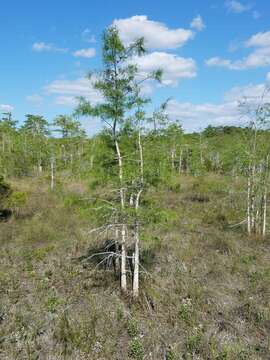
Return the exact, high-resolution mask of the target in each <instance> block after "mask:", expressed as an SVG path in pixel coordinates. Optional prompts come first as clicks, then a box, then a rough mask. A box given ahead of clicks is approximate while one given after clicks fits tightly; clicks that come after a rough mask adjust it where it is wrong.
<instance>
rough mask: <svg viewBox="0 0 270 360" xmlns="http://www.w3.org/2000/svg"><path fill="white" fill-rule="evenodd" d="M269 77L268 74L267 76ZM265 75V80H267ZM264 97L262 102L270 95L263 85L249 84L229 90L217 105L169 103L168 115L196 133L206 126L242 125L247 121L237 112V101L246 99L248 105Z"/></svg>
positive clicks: (267, 99)
mask: <svg viewBox="0 0 270 360" xmlns="http://www.w3.org/2000/svg"><path fill="white" fill-rule="evenodd" d="M268 75H269V74H268ZM268 75H267V79H268ZM262 96H264V101H267V102H269V101H270V94H269V93H267V92H266V86H265V84H263V83H262V84H249V85H246V86H236V87H233V88H232V89H230V90H229V91H228V92H227V93H226V94H225V96H224V99H223V101H222V102H221V103H219V104H214V103H202V104H194V103H190V102H185V103H181V102H179V101H176V100H171V101H169V104H168V110H167V111H168V114H169V116H170V118H171V120H180V121H181V122H182V124H183V128H184V129H186V130H188V131H197V130H200V129H201V128H204V127H206V126H208V125H210V124H211V125H214V126H219V125H243V124H247V121H248V119H247V118H246V117H243V114H241V113H240V110H239V101H241V100H243V99H246V100H247V101H248V102H249V103H258V101H259V100H260V99H261V98H262Z"/></svg>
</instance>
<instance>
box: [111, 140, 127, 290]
mask: <svg viewBox="0 0 270 360" xmlns="http://www.w3.org/2000/svg"><path fill="white" fill-rule="evenodd" d="M114 141H115V148H116V153H117V158H118V168H119V175H118V176H119V183H120V190H119V193H120V201H121V210H122V212H124V210H125V191H124V188H123V162H122V156H121V152H120V148H119V144H118V141H117V139H116V138H115V140H114ZM123 215H124V214H122V222H123V224H122V229H121V290H122V291H123V293H126V291H127V273H126V225H125V224H124V219H123Z"/></svg>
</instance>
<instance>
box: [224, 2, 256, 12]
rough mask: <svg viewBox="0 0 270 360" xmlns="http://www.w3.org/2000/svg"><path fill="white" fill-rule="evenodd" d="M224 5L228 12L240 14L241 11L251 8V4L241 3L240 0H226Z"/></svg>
mask: <svg viewBox="0 0 270 360" xmlns="http://www.w3.org/2000/svg"><path fill="white" fill-rule="evenodd" d="M225 6H226V7H227V9H228V11H229V12H233V13H236V14H241V13H243V12H246V11H249V10H251V8H252V5H251V4H243V3H241V2H240V1H236V0H226V1H225Z"/></svg>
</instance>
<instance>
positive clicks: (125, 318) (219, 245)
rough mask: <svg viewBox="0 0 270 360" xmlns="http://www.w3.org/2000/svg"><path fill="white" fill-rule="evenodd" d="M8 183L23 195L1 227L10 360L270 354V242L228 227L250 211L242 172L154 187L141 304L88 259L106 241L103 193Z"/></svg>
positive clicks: (0, 304) (75, 185)
mask: <svg viewBox="0 0 270 360" xmlns="http://www.w3.org/2000/svg"><path fill="white" fill-rule="evenodd" d="M11 185H12V187H13V189H14V190H16V191H20V192H23V193H24V194H26V195H25V200H24V202H23V204H22V205H21V206H20V205H19V206H17V207H16V211H14V212H13V215H12V217H11V218H9V219H8V220H7V221H6V222H1V223H0V246H1V254H2V256H1V262H0V291H1V296H0V322H1V327H0V358H1V359H3V360H11V359H12V360H13V359H14V360H15V359H44V360H45V359H46V360H47V359H52V360H56V359H72V360H73V359H78V360H79V359H89V360H94V359H99V360H102V359H104V360H105V359H119V360H120V359H121V360H122V359H125V360H126V359H147V360H150V359H153V360H159V359H160V360H163V359H170V360H173V359H211V360H212V359H213V360H214V359H215V360H218V359H219V360H221V359H222V360H223V359H235V360H238V359H253V360H255V359H265V360H266V359H269V358H270V343H269V331H270V309H269V301H270V262H269V260H270V255H269V254H270V243H269V238H266V239H265V240H261V239H259V238H248V237H247V236H246V233H245V229H244V228H242V227H241V226H236V227H232V226H231V225H233V224H236V223H239V222H240V221H241V220H242V219H243V218H244V214H243V210H242V209H243V206H242V205H243V202H244V200H245V198H244V196H243V192H242V188H243V180H241V178H236V179H233V180H232V179H229V178H226V177H225V176H224V177H223V176H220V175H211V174H208V175H205V176H201V177H191V176H181V177H179V176H176V177H175V180H174V186H173V187H172V189H171V190H168V189H165V188H162V186H160V187H159V188H155V189H149V191H148V193H147V195H146V197H145V202H147V201H148V200H147V199H148V198H149V199H150V198H151V204H152V205H151V206H152V211H153V213H154V214H155V216H154V218H152V221H151V223H146V224H145V225H144V226H143V231H142V240H141V241H142V245H141V246H142V250H141V253H142V260H141V263H142V265H143V268H142V269H141V270H142V272H143V273H142V285H141V293H140V297H139V299H138V300H137V301H136V302H134V301H133V300H131V297H130V296H129V295H126V296H122V295H121V293H120V290H119V286H118V282H119V279H118V278H117V276H115V275H114V272H113V271H112V269H105V268H104V267H103V266H102V264H101V265H100V266H96V265H97V264H96V263H93V262H91V261H90V262H89V263H87V261H83V259H85V256H86V255H87V253H88V252H89V249H90V251H91V249H97V248H99V247H100V248H101V247H102V244H104V243H105V242H106V241H107V240H108V239H107V235H106V234H103V235H102V236H99V237H98V236H95V233H91V229H93V228H95V227H97V226H98V221H97V218H96V215H95V210H94V208H93V204H92V203H91V201H89V198H91V197H94V196H96V195H97V193H98V192H99V191H100V189H96V190H93V189H91V187H90V186H89V184H88V183H87V182H79V181H76V182H75V181H73V182H72V181H65V182H59V183H58V185H57V188H56V189H55V191H54V192H51V191H50V190H49V184H48V181H47V180H46V178H42V177H41V178H32V179H31V178H29V179H27V178H26V179H21V180H16V179H14V180H12V182H11ZM108 236H109V234H108ZM129 286H130V284H129Z"/></svg>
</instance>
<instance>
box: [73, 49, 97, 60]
mask: <svg viewBox="0 0 270 360" xmlns="http://www.w3.org/2000/svg"><path fill="white" fill-rule="evenodd" d="M72 55H73V56H75V57H85V58H91V57H94V56H96V49H94V48H88V49H80V50H76V51H74V52H73V53H72Z"/></svg>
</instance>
